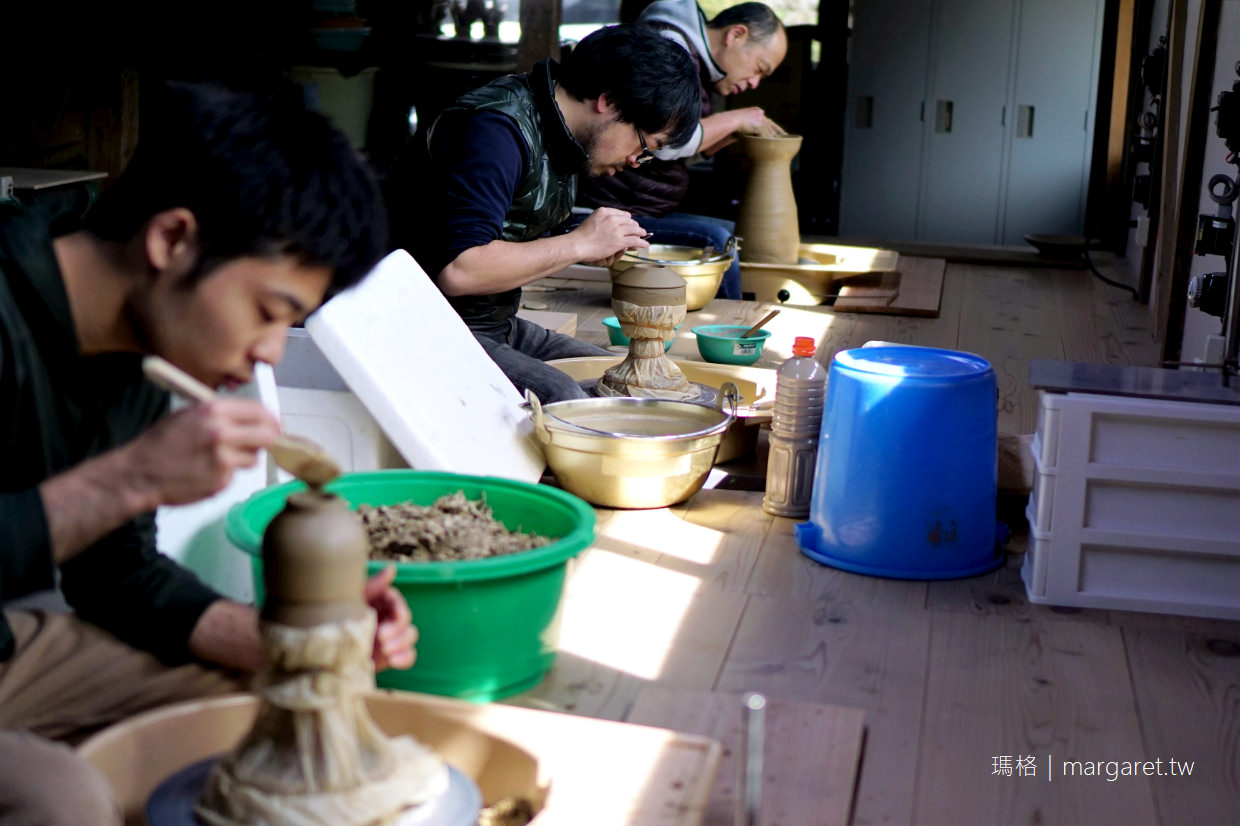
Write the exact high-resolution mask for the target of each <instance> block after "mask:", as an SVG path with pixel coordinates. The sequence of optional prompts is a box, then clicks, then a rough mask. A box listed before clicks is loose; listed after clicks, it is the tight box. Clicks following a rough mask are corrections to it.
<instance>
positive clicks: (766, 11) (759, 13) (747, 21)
mask: <svg viewBox="0 0 1240 826" xmlns="http://www.w3.org/2000/svg"><path fill="white" fill-rule="evenodd" d="M706 25H707V26H708V27H710V28H712V29H726V28H727V27H728V26H738V25H739V26H745V27H746V28H748V29H749V37H750V40H752V41H753V42H755V43H761V42H763V41H765V40H767V39H769V38H770V37H771V35H773V34H775V32H778V31H780V30H782V29H783V27H784V24H783V23H782V22H780V19H779V17H778V16H776V14H775V12H774V10H772V9H771V7H770V6H768V5H767V4H766V3H741V4H740V5H737V6H729V7H728V8H726V9H724V10H723V11H721V12H719V13H718V14H717V15H715V17H714V19H713V20H711V21H710V22H709V23H707V24H706Z"/></svg>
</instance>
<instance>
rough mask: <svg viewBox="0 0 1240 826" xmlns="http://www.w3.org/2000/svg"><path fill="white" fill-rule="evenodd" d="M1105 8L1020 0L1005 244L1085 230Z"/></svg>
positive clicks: (1072, 0) (1084, 0)
mask: <svg viewBox="0 0 1240 826" xmlns="http://www.w3.org/2000/svg"><path fill="white" fill-rule="evenodd" d="M1102 14H1103V2H1102V0H1021V8H1020V27H1019V32H1020V33H1019V38H1018V42H1017V58H1016V76H1015V84H1014V92H1013V97H1012V104H1013V106H1012V108H1011V109H1010V110H1009V112H1008V133H1009V135H1010V140H1011V144H1010V146H1011V151H1010V156H1009V160H1008V170H1007V187H1006V190H1007V191H1006V194H1005V207H1006V209H1005V215H1004V220H1003V235H1002V243H1004V244H1023V243H1025V242H1024V236H1025V234H1026V233H1054V234H1059V235H1081V234H1083V233H1084V223H1085V199H1086V194H1087V192H1088V189H1089V167H1090V161H1091V160H1092V155H1093V130H1094V123H1093V120H1094V97H1095V92H1096V90H1097V86H1098V74H1097V73H1098V50H1099V49H1100V48H1101V33H1102Z"/></svg>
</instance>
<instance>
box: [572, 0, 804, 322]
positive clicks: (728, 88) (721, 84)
mask: <svg viewBox="0 0 1240 826" xmlns="http://www.w3.org/2000/svg"><path fill="white" fill-rule="evenodd" d="M639 20H640V21H641V22H643V23H647V24H649V25H652V26H654V27H656V28H658V29H659V31H661V32H662V33H663V35H664V36H665V37H668V38H670V39H672V40H673V41H674V42H676V43H679V44H680V45H681V46H683V47H684V48H685V49H686V50H687V51H689V52H690V53H691V54H692V55H693V57H694V59H695V60H696V61H697V62H698V65H699V66H700V69H701V74H700V76H699V80H700V82H701V101H702V120H701V124H700V125H699V126H698V128H697V130H695V132H694V134H693V136H692V137H691V138H690V139H689V140H688V141H686V142H685V143H684V144H672V145H671V146H670V148H667V149H663V150H660V151H658V152H657V153H656V157H657V158H658V160H657V161H656V162H655V163H652V164H648V165H644V166H643V167H642V168H641V169H640V170H634V169H628V170H623V171H622V172H620V173H619V174H617V175H615V176H614V177H609V178H598V179H594V180H590V181H585V182H583V183H582V186H581V189H580V191H579V192H578V196H577V203H578V206H579V207H585V208H589V209H595V208H598V207H609V206H610V207H616V206H620V207H623V208H624V209H626V210H628V211H629V212H631V213H632V214H633V215H634V216H635V217H636V219H637V221H638V223H640V224H641V225H642V227H643V228H644V229H645V230H647V231H648V232H652V233H654V234H656V235H657V236H658V239H659V243H661V244H682V245H685V246H692V247H704V246H706V245H707V244H710V245H712V246H714V248H715V249H717V250H722V249H725V246H726V244H727V241H728V239H729V238H730V237H731V236H732V232H733V231H734V229H735V225H734V224H733V223H732V222H731V221H726V220H722V219H719V218H713V217H709V216H703V215H689V214H685V213H681V212H677V208H678V207H679V206H680V202H681V201H682V200H684V197H685V193H686V191H687V190H688V188H689V170H688V168H687V163H688V162H690V161H692V160H693V159H694V158H695V157H697V156H698V155H712V154H714V153H715V152H717V151H719V150H720V149H722V148H723V147H724V146H726V145H727V144H729V143H731V142H732V141H733V140H735V136H736V135H737V133H742V132H744V133H751V134H757V135H776V134H783V130H782V129H781V128H780V127H779V126H778V125H776V124H775V123H774V122H772V121H771V120H770V119H769V118H767V117H766V114H765V113H764V112H763V111H762V109H761V108H759V107H757V106H750V107H746V108H742V109H727V110H724V111H721V112H713V113H712V111H711V92H712V91H714V92H715V93H716V94H720V95H724V96H729V95H735V94H739V93H740V92H744V91H747V90H749V89H755V88H757V86H758V84H759V83H760V82H762V80H763V79H765V78H766V77H768V76H769V75H770V74H771V73H772V72H773V71H775V69H776V67H778V66H779V64H780V63H782V62H783V59H784V57H785V56H786V55H787V53H788V36H787V33H786V32H785V31H784V26H783V24H782V23H781V22H780V21H779V18H778V17H776V16H775V12H773V11H772V10H771V9H770V7H768V6H766V5H764V4H762V3H741V4H740V5H737V6H731V7H730V8H726V9H724V10H723V11H721V12H719V14H718V15H716V16H715V17H714V18H713V19H712V20H710V21H707V20H706V16H705V15H704V14H702V11H701V9H699V8H698V5H697V0H657V2H655V3H652V4H651V5H649V6H647V7H646V8H645V10H643V11H642V13H641V17H640V18H639ZM740 279H741V271H740V265H739V264H738V263H737V262H736V261H735V260H733V261H732V266H731V268H729V269H728V271H727V272H726V273H724V276H723V282H722V284H721V285H720V290H719V294H720V296H721V297H723V298H740V297H741V286H740Z"/></svg>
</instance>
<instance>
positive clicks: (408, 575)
mask: <svg viewBox="0 0 1240 826" xmlns="http://www.w3.org/2000/svg"><path fill="white" fill-rule="evenodd" d="M304 487H305V486H304V485H303V484H302V483H301V482H289V483H287V484H283V485H277V486H274V487H270V488H267V489H265V490H262V491H259V492H258V493H256V494H254V495H253V496H251V497H250V498H249V499H247V500H246V501H245V502H241V503H239V504H237V505H234V506H233V507H232V508H231V509H230V510H229V512H228V518H227V522H226V524H227V531H228V538H229V540H230V541H232V542H233V544H235V545H236V546H237V547H238V548H240V549H241V550H242V551H244V552H245V553H247V554H249V555H250V559H251V560H252V565H253V571H254V592H255V594H256V596H257V600H258V603H259V604H260V605H261V604H262V600H263V596H264V593H263V586H262V582H263V580H262V556H261V548H262V534H263V531H264V530H266V528H267V524H268V523H269V522H270V521H271V520H272V519H273V518H274V517H275V515H276V514H277V513H279V512H280V510H281V509H282V508H283V507H284V501H285V499H287V498H288V495H289V494H290V493H291V492H293V491H297V490H302V489H303V488H304ZM327 489H328V490H329V491H331V492H333V493H335V494H336V495H337V496H339V497H341V498H342V499H344V500H345V501H346V502H348V503H349V506H350V507H352V508H353V509H355V510H356V508H357V506H358V505H363V504H365V505H394V504H398V503H401V502H412V503H414V504H417V505H431V504H433V503H434V502H435V500H436V499H438V498H439V497H440V496H444V495H446V494H451V493H455V492H456V491H458V490H459V491H464V493H465V496H466V497H468V498H470V499H478V498H480V497H483V496H485V497H486V502H487V505H489V506H490V508H491V511H492V514H493V515H494V516H495V518H496V519H498V520H499V521H500V522H503V523H504V525H505V526H506V527H507V528H508V529H510V530H521V531H526V532H529V531H533V532H534V533H539V534H542V535H543V536H547V537H552V538H553V539H554V541H552V542H551V543H550V544H548V545H544V546H543V547H541V548H534V549H533V550H530V551H522V552H520V553H516V554H509V555H506V556H497V557H491V558H488V559H477V560H464V561H452V562H397V563H391V562H380V561H372V562H370V563H369V568H370V572H371V573H372V574H373V573H377V572H378V571H379V570H381V569H382V568H383V567H385V566H387V565H392V564H394V565H396V588H398V589H399V590H400V592H401V593H402V594H404V596H405V599H406V600H407V601H408V602H409V607H410V610H411V611H412V612H413V622H414V624H415V625H416V626H417V627H418V643H417V661H416V662H415V663H414V666H413V668H411V669H409V670H407V671H395V670H388V671H385V672H383V673H381V674H379V676H378V683H379V686H380V687H382V688H396V689H405V690H408V691H421V692H425V693H428V694H441V695H446V696H449V697H457V698H461V699H465V700H473V701H477V702H487V701H490V700H497V699H500V698H503V697H507V696H510V695H512V694H516V693H518V692H521V691H524V690H526V689H528V688H532V687H533V686H535V685H538V683H540V682H541V681H542V679H543V676H544V675H545V674H546V673H547V671H548V670H549V669H550V668H551V665H552V663H553V662H554V661H555V654H556V649H557V647H558V644H559V630H560V602H561V596H562V595H563V591H564V578H565V574H566V573H567V568H568V560H569V559H571V558H572V557H574V556H576V555H577V554H578V553H580V552H581V551H583V550H585V549H586V548H588V547H589V546H590V544H591V543H592V542H593V541H594V536H595V520H594V509H593V508H591V507H590V506H589V505H587V504H586V503H585V502H584V501H582V500H581V499H579V498H577V497H576V496H573V495H572V494H571V493H567V492H565V491H562V490H559V489H557V488H552V487H548V486H546V485H534V484H530V483H527V482H518V481H514V480H510V479H499V478H492V477H483V476H465V475H460V474H454V473H441V472H436V471H420V470H379V471H371V472H366V473H349V474H345V475H344V476H341V477H340V478H339V479H337V480H336V481H334V482H332V483H331V484H329V485H328V486H327Z"/></svg>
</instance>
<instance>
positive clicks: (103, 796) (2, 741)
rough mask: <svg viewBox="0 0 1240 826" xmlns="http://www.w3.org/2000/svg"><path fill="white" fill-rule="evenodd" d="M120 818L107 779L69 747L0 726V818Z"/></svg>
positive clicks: (60, 825)
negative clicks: (1, 730) (3, 728)
mask: <svg viewBox="0 0 1240 826" xmlns="http://www.w3.org/2000/svg"><path fill="white" fill-rule="evenodd" d="M120 823H121V814H120V811H119V810H118V809H117V806H116V801H115V799H114V797H113V795H112V790H111V788H110V787H109V786H108V782H107V780H105V779H104V777H103V775H101V774H100V773H99V772H98V770H96V769H95V767H94V766H92V765H91V764H90V763H89V762H87V761H86V760H83V759H82V758H81V757H79V756H78V755H77V754H75V753H74V752H73V750H72V749H70V748H69V747H68V746H65V745H62V744H60V743H54V742H52V741H50V740H44V739H43V738H41V737H36V736H34V735H32V734H28V733H26V732H20V731H5V732H0V824H3V826H84V824H90V825H91V826H95V824H99V826H119V824H120Z"/></svg>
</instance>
